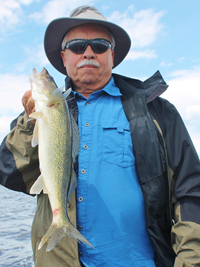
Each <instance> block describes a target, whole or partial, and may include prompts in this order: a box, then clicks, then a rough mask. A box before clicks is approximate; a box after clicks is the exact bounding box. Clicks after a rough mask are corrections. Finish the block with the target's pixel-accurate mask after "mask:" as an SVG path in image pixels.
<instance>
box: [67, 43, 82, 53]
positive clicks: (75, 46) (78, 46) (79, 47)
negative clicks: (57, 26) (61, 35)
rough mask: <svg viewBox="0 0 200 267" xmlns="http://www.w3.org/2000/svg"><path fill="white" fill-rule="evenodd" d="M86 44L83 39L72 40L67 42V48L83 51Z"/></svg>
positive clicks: (73, 50)
mask: <svg viewBox="0 0 200 267" xmlns="http://www.w3.org/2000/svg"><path fill="white" fill-rule="evenodd" d="M85 46H86V42H85V41H73V42H71V43H70V44H69V46H68V49H69V50H71V51H72V52H74V53H78V54H79V53H83V51H84V49H85Z"/></svg>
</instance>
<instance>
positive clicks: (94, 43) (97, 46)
mask: <svg viewBox="0 0 200 267" xmlns="http://www.w3.org/2000/svg"><path fill="white" fill-rule="evenodd" d="M88 45H91V47H92V50H93V51H94V52H95V53H98V54H101V53H104V52H106V51H107V50H108V49H109V48H111V49H112V50H113V46H112V44H111V42H110V41H108V40H107V39H103V38H98V39H91V40H86V39H73V40H71V41H69V42H67V43H66V45H65V49H69V50H70V51H72V52H73V53H76V54H82V53H84V52H85V50H86V49H87V46H88Z"/></svg>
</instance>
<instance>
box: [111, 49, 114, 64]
mask: <svg viewBox="0 0 200 267" xmlns="http://www.w3.org/2000/svg"><path fill="white" fill-rule="evenodd" d="M111 53H112V67H114V57H115V51H114V50H111Z"/></svg>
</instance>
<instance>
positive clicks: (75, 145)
mask: <svg viewBox="0 0 200 267" xmlns="http://www.w3.org/2000/svg"><path fill="white" fill-rule="evenodd" d="M71 125H72V162H73V163H75V161H76V156H77V155H78V152H79V145H80V135H79V130H78V125H77V123H76V122H75V120H74V117H73V116H72V115H71Z"/></svg>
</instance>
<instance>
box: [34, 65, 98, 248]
mask: <svg viewBox="0 0 200 267" xmlns="http://www.w3.org/2000/svg"><path fill="white" fill-rule="evenodd" d="M30 82H31V87H32V97H33V99H34V100H35V109H36V112H33V113H32V114H30V120H32V119H36V125H35V129H34V133H33V140H32V146H36V145H38V155H39V163H40V170H41V175H40V176H39V177H38V179H37V180H36V181H35V183H34V184H33V186H32V187H31V189H30V193H31V194H40V193H41V191H42V190H43V193H45V194H48V197H49V201H50V205H51V209H52V213H53V221H52V225H51V226H50V228H49V229H48V231H47V233H46V234H45V235H44V237H43V238H42V239H41V242H40V244H39V247H38V249H40V248H41V247H42V246H43V245H44V244H45V243H47V248H46V251H50V250H52V249H53V248H54V247H55V245H56V244H57V243H58V242H60V240H61V239H62V237H63V236H65V235H66V234H67V235H68V236H69V237H71V238H74V239H76V240H77V241H79V242H83V243H85V244H87V245H89V246H91V247H93V246H92V245H91V244H90V242H89V241H88V240H87V239H86V238H85V237H84V236H83V235H82V234H81V233H80V232H79V231H78V230H77V229H76V228H75V227H74V226H73V225H72V224H71V222H70V221H69V219H68V215H67V200H68V199H69V196H70V194H71V193H72V191H73V190H74V189H75V187H76V174H75V172H74V170H73V162H74V159H75V157H76V156H77V154H78V148H79V145H78V144H77V143H79V134H78V127H77V125H76V123H75V122H74V121H73V117H72V116H70V113H69V110H68V107H67V104H66V101H65V97H66V95H67V94H69V93H70V90H69V91H68V92H66V93H65V97H64V96H63V95H62V93H61V91H60V89H58V88H57V86H56V84H55V82H54V80H53V78H52V77H51V76H50V75H49V73H48V72H47V70H46V69H45V68H44V69H43V71H42V72H41V73H40V74H38V73H37V71H36V69H34V70H33V73H32V74H31V75H30ZM73 133H74V134H73ZM44 223H45V222H44Z"/></svg>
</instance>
